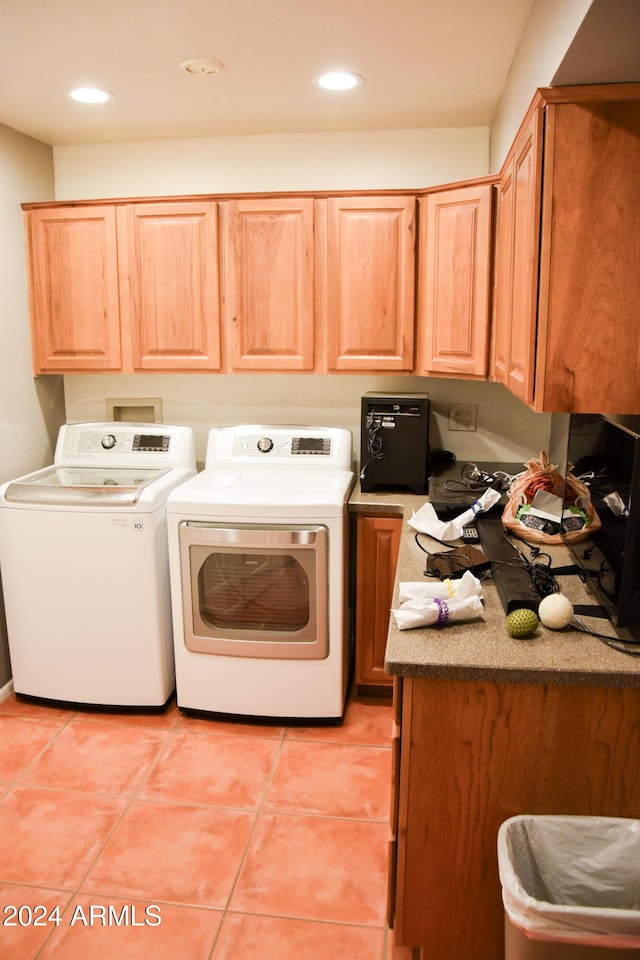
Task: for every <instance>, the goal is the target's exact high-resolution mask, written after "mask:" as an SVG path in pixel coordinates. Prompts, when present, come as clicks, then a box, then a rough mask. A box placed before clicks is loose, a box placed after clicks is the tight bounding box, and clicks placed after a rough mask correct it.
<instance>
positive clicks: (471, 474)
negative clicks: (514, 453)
mask: <svg viewBox="0 0 640 960" xmlns="http://www.w3.org/2000/svg"><path fill="white" fill-rule="evenodd" d="M514 479H515V475H512V474H510V473H506V472H505V471H504V470H496V471H495V473H487V472H486V471H485V470H481V469H480V468H479V467H477V466H476V464H475V463H463V465H462V467H461V469H460V479H459V480H445V481H444V488H445V490H448V491H450V492H451V493H466V492H469V491H470V492H471V493H476V492H478V491H481V490H488V489H489V487H493V488H494V490H508V489H509V487H510V486H511V484H512V483H513V481H514Z"/></svg>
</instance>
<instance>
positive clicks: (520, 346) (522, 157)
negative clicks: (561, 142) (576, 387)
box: [507, 113, 542, 403]
mask: <svg viewBox="0 0 640 960" xmlns="http://www.w3.org/2000/svg"><path fill="white" fill-rule="evenodd" d="M541 123H542V114H541V113H536V114H534V117H533V121H532V124H531V126H530V128H529V129H528V130H527V131H526V136H525V137H524V138H523V141H522V142H521V143H520V145H519V149H517V151H516V154H515V158H514V171H513V178H514V191H515V194H514V221H513V248H514V255H513V280H512V282H513V295H512V300H511V308H512V317H513V321H512V324H513V325H512V331H511V347H510V354H509V370H508V381H507V385H508V387H509V389H510V390H511V391H512V393H514V394H515V396H516V397H518V398H519V399H520V400H524V402H525V403H531V402H532V401H533V387H534V375H535V348H536V321H537V312H538V299H537V289H538V243H539V237H540V202H541V192H540V191H541V169H542V162H541V151H542V142H541V141H542V137H541Z"/></svg>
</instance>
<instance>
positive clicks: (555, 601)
mask: <svg viewBox="0 0 640 960" xmlns="http://www.w3.org/2000/svg"><path fill="white" fill-rule="evenodd" d="M538 617H539V618H540V622H541V623H543V624H544V625H545V627H550V628H551V630H562V628H563V627H566V626H568V625H569V623H571V620H572V618H573V604H572V603H571V601H570V600H568V599H567V598H566V597H565V596H564V594H562V593H550V594H549V596H548V597H544V598H543V599H542V600H541V601H540V605H539V607H538Z"/></svg>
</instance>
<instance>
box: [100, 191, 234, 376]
mask: <svg viewBox="0 0 640 960" xmlns="http://www.w3.org/2000/svg"><path fill="white" fill-rule="evenodd" d="M118 239H119V244H120V257H121V269H122V274H123V276H122V284H121V287H122V325H123V330H125V329H126V330H128V331H129V332H130V338H131V339H130V349H131V366H132V367H133V369H134V370H218V369H219V368H220V317H219V293H218V258H217V254H218V249H217V207H216V204H215V203H199V202H198V203H196V202H194V203H170V204H167V203H162V204H160V203H159V204H131V205H128V206H125V207H122V208H120V209H119V210H118Z"/></svg>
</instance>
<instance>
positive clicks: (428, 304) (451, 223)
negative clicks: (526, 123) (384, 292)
mask: <svg viewBox="0 0 640 960" xmlns="http://www.w3.org/2000/svg"><path fill="white" fill-rule="evenodd" d="M492 189H493V188H492V186H491V184H488V183H484V184H478V185H474V186H465V187H461V188H460V189H458V190H444V191H442V192H438V193H431V194H428V195H427V197H426V198H424V199H421V200H420V257H419V266H418V276H419V294H418V341H419V360H418V365H417V370H416V372H417V373H419V374H427V375H429V374H435V375H438V374H451V375H457V376H461V377H466V378H468V379H472V378H474V377H477V378H482V379H484V378H485V377H486V375H487V359H488V357H487V352H488V343H489V302H490V296H489V295H490V290H491V278H490V273H491V219H492V217H491V210H492Z"/></svg>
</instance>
